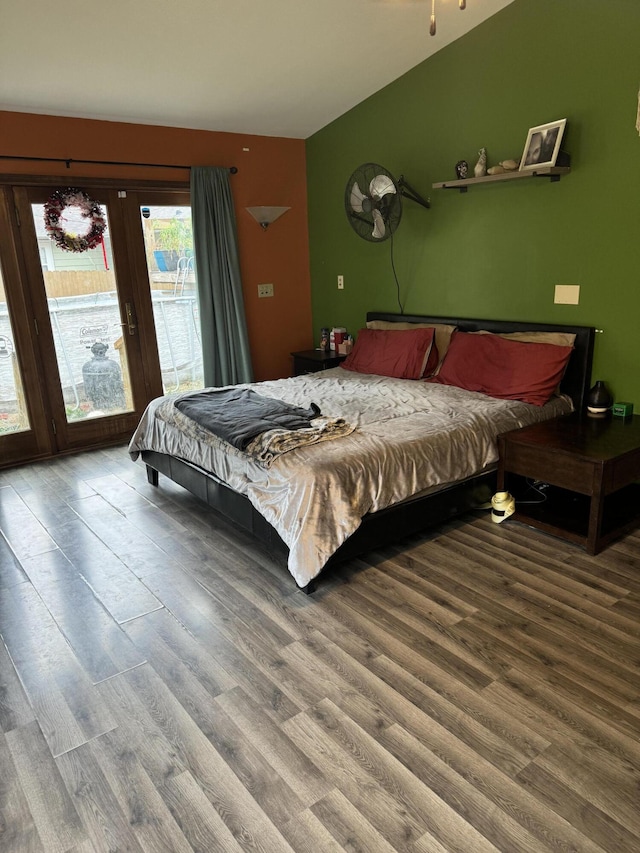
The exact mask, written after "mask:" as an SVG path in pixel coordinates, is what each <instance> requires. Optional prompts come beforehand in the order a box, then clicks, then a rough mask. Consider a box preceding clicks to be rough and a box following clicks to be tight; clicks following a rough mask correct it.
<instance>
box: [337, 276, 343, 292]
mask: <svg viewBox="0 0 640 853" xmlns="http://www.w3.org/2000/svg"><path fill="white" fill-rule="evenodd" d="M338 290H344V276H343V275H339V276H338Z"/></svg>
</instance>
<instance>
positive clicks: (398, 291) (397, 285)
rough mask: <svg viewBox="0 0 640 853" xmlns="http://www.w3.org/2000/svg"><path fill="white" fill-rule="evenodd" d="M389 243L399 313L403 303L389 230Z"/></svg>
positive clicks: (402, 312) (401, 311)
mask: <svg viewBox="0 0 640 853" xmlns="http://www.w3.org/2000/svg"><path fill="white" fill-rule="evenodd" d="M390 243H391V246H390V251H391V269H392V270H393V277H394V279H395V282H396V291H397V294H398V305H399V306H400V313H401V314H404V305H403V304H402V302H401V301H400V282H399V281H398V274H397V272H396V265H395V262H394V260H393V231H392V232H391V238H390Z"/></svg>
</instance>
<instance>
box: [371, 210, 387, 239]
mask: <svg viewBox="0 0 640 853" xmlns="http://www.w3.org/2000/svg"><path fill="white" fill-rule="evenodd" d="M371 212H372V214H373V231H372V232H371V236H372V237H374V238H375V239H376V240H382V238H383V237H384V235H385V233H386V230H387V229H386V227H385V224H384V219H383V218H382V214H381V213H380V211H379V210H372V211H371Z"/></svg>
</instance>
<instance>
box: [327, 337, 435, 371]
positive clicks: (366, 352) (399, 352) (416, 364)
mask: <svg viewBox="0 0 640 853" xmlns="http://www.w3.org/2000/svg"><path fill="white" fill-rule="evenodd" d="M433 336H434V330H433V329H407V330H405V331H395V330H391V329H360V331H359V332H358V337H357V340H356V342H355V344H354V347H353V349H352V351H351V352H350V353H349V355H348V356H347V357H346V359H345V360H344V361H343V362H342V364H341V365H340V367H344V368H345V369H346V370H354V371H356V372H357V373H376V374H378V375H379V376H393V377H394V378H396V379H420V378H421V377H422V376H423V374H424V373H425V372H426V373H427V374H429V373H431V372H432V371H433V370H435V368H436V366H437V364H438V350H437V349H436V347H435V344H434V342H433Z"/></svg>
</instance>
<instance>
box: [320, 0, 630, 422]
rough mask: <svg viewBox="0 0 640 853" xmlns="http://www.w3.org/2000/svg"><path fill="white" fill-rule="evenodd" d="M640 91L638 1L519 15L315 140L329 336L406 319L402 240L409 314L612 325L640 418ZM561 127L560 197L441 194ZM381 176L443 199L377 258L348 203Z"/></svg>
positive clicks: (544, 191)
mask: <svg viewBox="0 0 640 853" xmlns="http://www.w3.org/2000/svg"><path fill="white" fill-rule="evenodd" d="M472 2H473V0H472ZM461 14H462V13H461ZM425 38H429V36H428V34H427V31H426V27H425ZM372 61H373V58H372ZM375 61H384V56H383V52H382V51H381V52H380V53H379V54H377V55H376V57H375ZM639 85H640V2H638V0H607V2H606V3H603V2H602V0H515V2H514V3H513V4H511V5H510V6H508V7H507V8H506V9H504V10H503V11H502V12H500V13H498V14H497V15H495V16H494V17H492V18H490V19H489V20H487V21H485V23H484V24H482V25H481V26H480V27H478V28H476V29H475V30H473V31H472V32H470V33H469V34H468V35H466V36H465V37H463V38H461V39H459V40H458V41H456V42H455V43H453V44H451V45H449V46H448V47H446V48H444V49H443V50H441V51H440V52H438V53H437V54H436V55H435V56H433V57H431V58H430V59H428V60H426V61H425V62H423V63H422V64H421V65H419V66H417V67H416V68H414V69H412V70H411V71H410V72H409V73H407V74H406V75H404V76H403V77H402V78H400V79H399V80H397V81H396V82H394V83H393V84H391V85H390V86H388V87H386V88H385V89H383V90H381V91H380V92H377V93H376V94H375V95H373V96H372V97H370V98H369V99H367V100H366V101H364V102H363V103H362V104H360V105H358V106H357V107H356V108H354V109H353V110H351V111H350V112H348V113H347V114H345V115H344V116H342V117H341V118H339V119H338V120H336V121H335V122H333V123H332V124H330V125H329V126H327V127H326V128H323V129H322V130H321V131H319V132H318V133H316V134H315V135H314V136H312V137H311V138H310V139H309V140H308V141H307V162H308V166H307V168H308V191H309V230H310V247H311V281H312V307H313V317H314V329H315V330H317V329H319V328H320V327H321V326H324V325H326V326H331V325H346V326H347V327H348V328H349V330H353V331H357V329H358V328H360V327H361V326H363V325H364V319H365V314H366V311H367V310H373V309H375V310H389V311H395V310H398V301H397V295H396V285H395V281H394V276H393V271H392V257H391V249H392V242H393V262H394V264H395V269H396V271H397V276H398V279H399V282H400V299H401V301H402V303H403V305H404V310H405V312H406V313H411V312H417V313H426V312H428V313H432V314H442V315H447V314H449V315H454V314H458V315H460V316H466V317H489V318H491V317H493V318H498V319H514V320H532V321H541V322H551V323H564V322H569V323H578V324H586V325H594V326H596V327H597V328H599V329H603V330H604V333H603V334H600V335H598V336H597V338H596V353H595V364H594V376H593V378H594V379H604V380H605V381H607V383H608V384H609V385H610V387H611V389H612V391H613V392H614V395H615V397H616V399H624V400H632V401H634V402H635V407H636V411H637V412H640V137H639V135H638V132H637V131H636V129H635V122H636V108H637V97H638V87H639ZM560 118H567V120H568V123H567V130H566V132H565V137H564V142H563V148H564V149H565V150H566V151H568V152H569V153H570V154H571V158H572V162H571V166H572V171H571V174H569V175H567V176H565V177H563V178H562V180H561V181H560V182H558V183H551V182H549V181H548V180H543V179H531V180H522V181H515V182H511V183H497V184H490V185H488V186H478V187H471V188H470V190H469V192H468V193H466V194H462V193H459V192H455V191H451V190H433V189H432V188H431V185H432V183H433V182H436V181H444V180H449V179H452V178H453V177H455V172H454V165H455V163H456V161H457V160H459V159H462V158H464V159H466V160H468V161H469V163H470V165H471V167H473V165H474V163H475V162H476V160H477V152H478V149H479V148H480V147H481V146H485V147H486V148H487V151H488V157H489V165H493V164H496V163H497V162H499V161H500V160H503V159H506V158H511V157H512V158H515V159H519V158H520V156H521V154H522V150H523V147H524V143H525V140H526V136H527V131H528V129H529V128H530V127H534V126H536V125H538V124H544V123H546V122H548V121H554V120H556V119H560ZM370 161H371V162H376V163H380V164H382V165H383V166H385V167H386V168H387V169H389V170H390V171H391V172H392V174H394V175H396V177H397V176H399V175H400V174H404V175H405V177H406V178H407V180H408V181H409V182H410V183H411V185H412V186H413V187H414V188H415V189H416V190H417V191H418V192H420V193H421V194H422V195H423V196H428V197H430V199H431V209H430V210H424V209H423V208H422V207H420V206H418V205H416V204H414V203H413V202H411V201H405V202H404V208H403V218H402V222H401V223H400V227H399V229H398V231H397V232H396V234H395V236H394V239H393V241H391V240H386V241H384V242H382V243H377V244H374V243H369V242H366V241H365V240H362V239H360V238H359V237H358V236H357V235H356V234H355V232H354V231H353V230H352V229H351V226H350V225H349V224H348V222H347V219H346V215H345V212H344V201H343V197H344V189H345V185H346V183H347V180H348V178H349V176H350V175H351V173H352V172H353V170H354V169H355V168H356V167H357V166H359V165H360V164H361V163H366V162H370ZM338 274H342V275H344V277H345V289H344V290H343V291H339V290H338V289H337V283H336V276H337V275H338ZM556 284H579V285H580V288H581V292H580V304H579V305H577V306H574V305H554V303H553V297H554V288H555V285H556ZM316 334H317V332H316Z"/></svg>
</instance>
